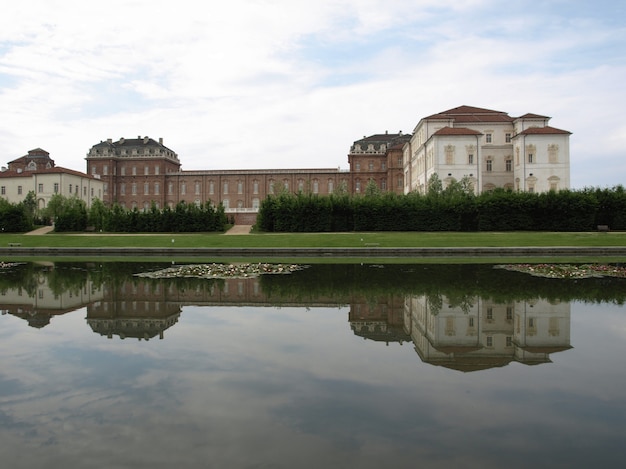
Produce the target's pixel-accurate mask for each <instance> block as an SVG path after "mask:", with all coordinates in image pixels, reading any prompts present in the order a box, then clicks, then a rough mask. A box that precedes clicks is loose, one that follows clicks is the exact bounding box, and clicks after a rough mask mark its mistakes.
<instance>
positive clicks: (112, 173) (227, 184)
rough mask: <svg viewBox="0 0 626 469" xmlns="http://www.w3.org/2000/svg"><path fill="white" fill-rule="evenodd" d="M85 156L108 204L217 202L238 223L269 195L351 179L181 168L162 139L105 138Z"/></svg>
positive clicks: (322, 190)
mask: <svg viewBox="0 0 626 469" xmlns="http://www.w3.org/2000/svg"><path fill="white" fill-rule="evenodd" d="M86 160H87V172H88V173H89V174H91V175H92V176H94V177H98V178H100V179H101V180H102V181H103V183H104V196H103V199H104V201H105V202H107V203H109V204H113V203H117V204H119V205H121V206H122V207H125V208H127V209H131V210H132V209H138V210H148V209H149V208H150V207H151V206H152V204H154V205H155V206H156V207H157V208H164V207H174V206H175V205H176V204H178V203H179V202H186V203H193V204H197V205H199V204H203V203H206V202H211V203H212V204H213V205H218V204H220V203H221V204H223V206H224V208H225V209H226V211H227V212H228V213H229V214H232V215H233V216H234V217H235V218H236V221H237V223H250V224H253V223H254V222H255V220H256V213H257V211H258V208H259V206H260V204H261V201H262V200H263V199H264V198H265V197H267V196H268V195H269V194H275V193H277V192H278V191H281V190H287V191H290V192H303V193H312V194H331V193H333V192H334V191H336V190H337V189H338V188H339V187H347V186H348V185H349V184H350V175H349V173H348V172H347V171H343V172H342V171H340V170H339V169H337V168H330V169H256V170H254V169H253V170H192V171H183V170H182V169H181V163H180V161H179V159H178V155H177V154H176V153H175V152H174V151H172V150H170V149H169V148H167V147H165V146H164V145H163V139H162V138H160V139H159V140H158V142H157V141H155V140H153V139H151V138H149V137H143V138H142V137H138V138H136V139H125V138H122V139H120V140H118V141H116V142H113V141H112V139H108V140H106V141H102V142H100V143H98V144H96V145H94V146H93V147H92V148H91V149H90V150H89V152H88V154H87V158H86Z"/></svg>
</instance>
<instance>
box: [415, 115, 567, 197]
mask: <svg viewBox="0 0 626 469" xmlns="http://www.w3.org/2000/svg"><path fill="white" fill-rule="evenodd" d="M549 121H550V118H549V117H545V116H539V115H536V114H525V115H523V116H521V117H510V116H509V115H508V114H507V113H505V112H501V111H492V110H489V109H481V108H477V107H471V106H460V107H457V108H454V109H450V110H448V111H443V112H440V113H438V114H433V115H431V116H428V117H424V118H423V119H421V120H420V121H419V123H418V124H417V126H416V127H415V130H414V133H413V136H412V138H411V140H410V141H409V143H408V144H407V145H405V146H404V157H403V160H404V180H405V186H404V192H405V193H408V192H412V191H417V192H420V193H425V192H426V191H427V189H428V181H429V179H430V178H431V177H432V176H433V174H437V175H438V176H439V179H440V180H441V181H442V182H443V185H444V187H446V186H447V185H448V184H450V183H451V182H452V181H453V180H456V181H459V180H461V179H462V178H464V177H467V178H469V180H470V181H471V183H472V185H473V187H474V189H475V192H476V193H481V192H484V191H489V190H493V189H495V188H498V187H500V188H505V189H511V190H516V191H522V192H548V191H553V190H561V189H569V187H570V158H569V136H570V135H571V132H568V131H566V130H560V129H556V128H554V127H551V126H549V125H548V122H549Z"/></svg>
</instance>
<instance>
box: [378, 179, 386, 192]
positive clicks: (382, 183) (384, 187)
mask: <svg viewBox="0 0 626 469" xmlns="http://www.w3.org/2000/svg"><path fill="white" fill-rule="evenodd" d="M380 188H381V189H382V190H384V191H386V190H387V180H386V179H381V181H380Z"/></svg>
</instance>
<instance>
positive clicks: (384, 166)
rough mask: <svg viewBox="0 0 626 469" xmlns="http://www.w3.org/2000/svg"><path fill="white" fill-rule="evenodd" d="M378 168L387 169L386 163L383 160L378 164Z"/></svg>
mask: <svg viewBox="0 0 626 469" xmlns="http://www.w3.org/2000/svg"><path fill="white" fill-rule="evenodd" d="M380 169H382V170H383V171H386V170H387V163H385V162H384V161H383V162H382V163H381V164H380Z"/></svg>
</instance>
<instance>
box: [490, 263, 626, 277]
mask: <svg viewBox="0 0 626 469" xmlns="http://www.w3.org/2000/svg"><path fill="white" fill-rule="evenodd" d="M494 267H495V268H497V269H505V270H510V271H513V272H522V273H526V274H530V275H533V276H535V277H544V278H561V279H582V278H594V277H595V278H599V277H617V278H626V267H622V266H615V265H608V264H583V265H576V264H506V265H496V266H494Z"/></svg>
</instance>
